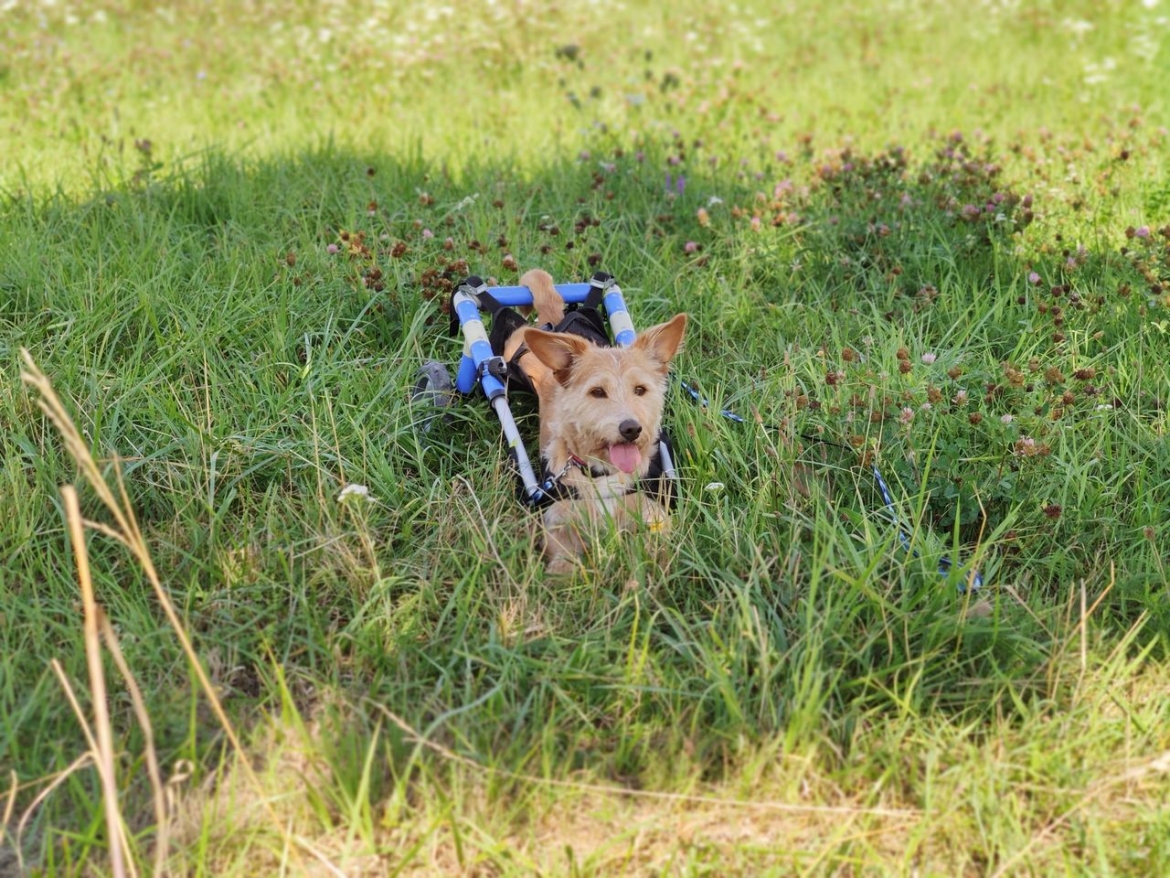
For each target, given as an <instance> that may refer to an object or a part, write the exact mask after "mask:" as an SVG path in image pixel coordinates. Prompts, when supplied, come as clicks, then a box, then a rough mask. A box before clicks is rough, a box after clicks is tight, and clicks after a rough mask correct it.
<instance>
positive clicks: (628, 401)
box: [525, 314, 687, 475]
mask: <svg viewBox="0 0 1170 878" xmlns="http://www.w3.org/2000/svg"><path fill="white" fill-rule="evenodd" d="M686 325H687V316H686V315H685V314H678V315H676V316H675V317H674V318H673V319H672V320H669V321H667V322H666V323H661V324H659V325H658V326H654V327H651V328H650V329H647V330H646V331H645V332H643V333H642V334H641V335H639V336H638V337H637V339H635V341H634V343H633V344H632V345H630V346H629V347H628V348H603V347H598V346H597V345H595V344H592V343H591V342H589V341H586V340H585V339H583V338H581V337H580V336H575V335H570V334H567V333H551V332H541V331H539V330H532V331H529V332H528V334H527V336H526V338H525V341H526V343H527V344H528V347H529V350H531V351H532V354H533V356H535V357H536V358H537V359H538V360H540V362H542V363H543V364H544V365H545V366H547V367H548V368H549V369H550V370H551V371H552V373H553V376H554V377H555V378H556V383H557V388H556V391H555V393H554V394H553V398H552V399H550V400H548V401H547V405H546V401H545V400H543V399H542V400H541V418H542V419H545V418H547V419H549V421H550V424H549V425H548V426H549V427H550V428H551V431H552V433H553V435H554V437H555V439H557V440H560V441H562V442H564V445H565V448H566V449H567V450H568V451H569V452H571V453H573V454H576V455H577V456H578V457H580V458H582V459H584V460H586V461H588V462H589V463H590V464H593V465H598V464H600V465H602V466H605V467H610V468H612V469H613V470H617V471H621V472H624V473H637V474H638V475H644V474H645V473H646V470H647V469H649V466H650V458H651V457H652V455H653V445H654V443H655V442H656V441H657V440H658V432H659V429H660V428H661V423H662V405H663V401H664V399H665V396H666V375H667V370H668V368H669V366H670V361H671V359H672V358H673V357H674V355H675V354H676V353H677V352H678V349H679V345H680V344H681V343H682V338H683V332H684V331H685V330H686ZM546 409H547V410H546Z"/></svg>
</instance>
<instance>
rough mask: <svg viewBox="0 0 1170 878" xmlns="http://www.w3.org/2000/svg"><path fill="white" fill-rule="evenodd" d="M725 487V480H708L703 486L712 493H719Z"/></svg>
mask: <svg viewBox="0 0 1170 878" xmlns="http://www.w3.org/2000/svg"><path fill="white" fill-rule="evenodd" d="M723 488H724V485H723V482H707V484H705V485H704V486H703V490H704V491H707V492H708V493H710V494H718V493H719V492H720V491H722V490H723Z"/></svg>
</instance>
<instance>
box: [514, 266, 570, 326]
mask: <svg viewBox="0 0 1170 878" xmlns="http://www.w3.org/2000/svg"><path fill="white" fill-rule="evenodd" d="M520 285H521V286H525V287H528V289H529V290H531V291H532V304H533V305H534V306H535V307H536V319H537V320H539V321H540V322H541V323H548V324H549V325H551V326H556V325H557V324H558V323H560V322H561V321H562V320H564V319H565V300H564V299H563V298H561V294H560V293H558V292H557V288H556V286H555V285H554V284H553V279H552V275H551V274H549V273H548V272H547V271H544V270H543V269H540V268H533V269H531V270H530V271H526V272H524V276H523V277H521V278H520Z"/></svg>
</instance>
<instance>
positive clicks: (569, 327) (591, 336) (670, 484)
mask: <svg viewBox="0 0 1170 878" xmlns="http://www.w3.org/2000/svg"><path fill="white" fill-rule="evenodd" d="M599 279H606V276H604V275H598V276H597V277H595V278H594V281H597V280H599ZM604 291H605V286H604V284H603V283H602V284H598V283H594V284H593V285H592V289H590V290H589V295H588V296H586V297H585V301H583V302H581V303H580V304H578V303H567V304H566V305H565V316H564V318H563V319H562V320H561V322H560V323H558V324H557V325H556V326H553V325H552V324H549V323H546V324H544V325H543V326H541V327H540V328H541V329H543V330H545V331H547V332H567V333H569V334H571V335H576V336H580V337H581V338H584V339H586V340H588V341H590V342H592V343H593V344H595V345H598V346H599V347H613V339H612V338H610V335H609V329H608V327H607V326H606V322H605V318H604V317H603V316H602V313H601V307H602V296H603V295H604ZM477 297H478V299H479V303H480V307H481V308H483V309H484V310H486V311H487V312H488V314H490V315H491V318H492V327H491V331H490V332H489V333H488V343H489V344H490V345H491V347H492V353H494V354H495V355H496V356H498V357H502V356H503V355H504V344H505V343H506V342H507V340H508V338H509V337H511V335H512V333H514V332H515V331H516V330H517V329H519V328H520V327H522V326H527V325H528V321H527V320H526V319H524V315H522V314H521V313H520V312H519V311H516V310H515V309H514V308H510V307H507V306H505V305H501V304H500V302H499V300H497V299H496V298H495V297H494V296H493V295H492V294H491V293H488V292H484V291H482V290H481V291H479V292H478V293H477ZM452 313H454V310H452ZM528 353H530V352H529V350H528V347H527V346H526V345H523V344H522V345H520V347H519V349H517V351H516V352H515V353H514V354H513V355H512V358H511V359H510V360H508V363H507V381H508V386H509V387H512V386H513V385H514V386H516V387H518V388H520V389H521V390H524V391H526V392H528V393H530V394H533V395H535V393H536V389H535V388H534V387H533V386H532V382H531V381H530V380H529V378H528V375H527V374H525V372H524V370H523V369H521V368H520V358H521V357H523V356H524V355H525V354H528ZM659 443H664V444H665V445H666V449H667V453H668V454H670V453H672V451H673V450H672V448H671V445H670V438H669V437H668V436H667V434H666V431H665V430H663V431H662V432H660V433H659V434H658V442H656V443H655V445H654V448H655V451H654V455H653V457H651V458H650V469H649V470H648V471H647V473H646V475H644V476H643V477H642V478H640V479H639V480H638V481H637V482H635V483H634V484H632V485H631V486H630V488H629V491H627V493H629V494H633V493H635V492H638V491H641V492H642V493H644V494H646V495H648V496H650V497H652V498H654V499H655V500H657V501H658V502H659V503H663V504H665V505H667V506H669V507H670V508H672V509H673V508H674V504H675V484H674V479H672V478H670V477H669V476H668V475H667V474H666V470H665V468H664V467H663V465H662V455H661V453H660V451H659ZM571 469H579V470H581V471H582V472H585V473H588V474H589V477H590V478H594V479H597V478H601V477H603V476H607V475H610V473H609V471H608V470H604V469H598V468H596V467H591V466H589V464H588V463H586V462H585V461H583V460H581V458H579V457H577V456H576V455H571V456H570V457H569V460H568V462H567V463H566V464H565V466H564V468H563V469H562V470H561V471H560V472H559V473H554V472H553V471H552V470H550V469H549V467H548V461H545V462H544V471H543V472H542V473H541V485H540V489H541V493H542V496H541V498H540V499H539V500H538V501H537V502H536V503H535V504H534V505H536V506H538V507H540V506H547V505H549V504H552V503H555V502H556V501H557V500H573V499H577V498H578V496H579V495H578V493H577V491H576V490H575V489H574V488H572V487H570V486H568V485H565V484H564V483H563V481H562V480H563V479H564V478H565V476H566V475H568V473H569V470H571ZM520 495H521V498H522V499H523V500H524V501H525V502H526V503H530V501H529V500H528V498H527V496H526V495H525V491H524V486H523V484H521V486H520ZM530 505H532V504H530Z"/></svg>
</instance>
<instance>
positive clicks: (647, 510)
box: [504, 269, 687, 572]
mask: <svg viewBox="0 0 1170 878" xmlns="http://www.w3.org/2000/svg"><path fill="white" fill-rule="evenodd" d="M520 283H521V284H523V285H525V286H527V287H528V288H529V289H530V290H531V291H532V298H533V305H534V307H535V309H536V312H537V318H538V319H539V320H540V321H541V323H551V324H552V325H554V326H555V325H556V324H558V323H560V321H561V320H562V319H563V317H564V301H563V300H562V299H561V297H560V295H559V294H558V293H557V291H556V288H555V287H554V286H553V280H552V278H551V277H550V276H549V274H548V273H547V272H545V271H541V270H539V269H534V270H532V271H529V272H527V273H526V274H525V275H524V276H523V277H522V278H520ZM686 322H687V317H686V315H685V314H678V315H676V316H675V317H674V318H673V319H672V320H669V321H667V322H666V323H662V324H659V325H658V326H654V327H652V328H650V329H648V330H646V331H645V332H643V333H641V334H640V335H639V336H638V338H637V340H636V341H635V342H634V343H633V344H632V345H631V346H630V347H628V348H603V347H598V346H597V345H595V344H592V343H591V342H589V341H587V340H586V339H583V338H581V337H580V336H576V335H570V334H566V333H551V332H545V331H543V330H540V329H536V328H535V327H531V326H526V327H521V328H520V329H518V330H517V331H516V332H515V333H514V334H513V335H512V336H511V338H510V339H509V340H508V342H507V344H506V345H505V348H504V357H505V359H508V360H511V359H512V357H513V355H514V354H515V353H516V351H517V350H518V349H519V348H520V345H522V344H523V345H526V346H527V348H528V353H526V354H524V355H523V356H522V357H521V358H520V361H519V363H520V367H521V368H522V369H523V370H524V372H525V373H526V374H527V375H528V378H529V379H530V380H531V382H532V385H533V387H534V388H535V389H536V394H537V398H538V400H539V406H540V449H541V454H542V456H543V458H544V461H545V465H546V466H547V467H548V469H549V470H550V471H551V472H553V473H559V472H561V471H562V469H564V468H565V465H566V463H567V461H568V460H569V459H570V456H571V455H575V456H576V457H578V458H580V459H581V460H583V461H585V463H586V464H588V465H589V467H590V468H591V469H592V470H594V472H602V473H603V474H602V475H599V476H592V475H591V474H590V473H588V472H584V471H582V470H580V469H578V468H576V467H570V468H569V469H568V470H567V471H566V473H565V475H564V477H563V479H562V484H563V485H564V486H565V487H566V488H572V489H574V491H575V492H576V499H569V500H559V501H557V502H556V503H554V504H553V505H552V506H550V507H549V508H548V509H547V510H546V511H545V514H544V551H545V557H546V559H547V561H548V568H549V570H550V571H552V572H560V571H565V570H568V569H571V567H572V566H573V563H574V560H575V558H576V557H577V556H578V555H580V554H581V552H583V551H584V549H585V547H586V545H587V541H588V538H589V535H590V534H591V533H596V532H597V530H598V529H599V527H601V526H602V525H603V523H604V522H605V521H606V520H607V519H612V520H613V522H614V525H615V526H616V527H617V528H618V529H619V530H630V529H633V528H635V527H637V526H638V525H639V524H643V523H644V524H649V525H651V526H652V527H654V528H655V529H659V528H660V527H662V526H665V524H666V522H667V511H666V509H665V507H664V506H663V505H662V504H661V503H660V502H658V501H657V500H655V499H654V498H653V497H650V496H647V495H646V494H645V493H642V492H634V493H628V492H629V491H630V489H631V488H632V487H633V486H634V485H636V484H637V482H638V481H639V480H640V479H642V478H643V477H645V475H646V474H647V472H648V471H649V469H650V463H651V458H652V457H653V455H654V451H655V444H656V443H657V441H658V435H659V432H660V430H661V426H662V407H663V402H664V399H665V395H666V378H667V370H668V368H669V365H670V361H671V359H672V358H673V357H674V355H675V354H676V353H677V352H678V349H679V345H680V344H681V343H682V337H683V333H684V331H685V329H686ZM615 446H617V447H616V449H615ZM630 446H633V448H636V450H637V459H636V464H635V465H634V466H633V467H632V471H630V472H624V471H623V467H622V466H619V465H618V463H615V460H616V461H620V462H622V463H625V464H627V466H626V467H625V468H629V466H628V464H629V463H630V462H631V461H632V460H633V457H634V456H633V451H632V450H631V448H630Z"/></svg>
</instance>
